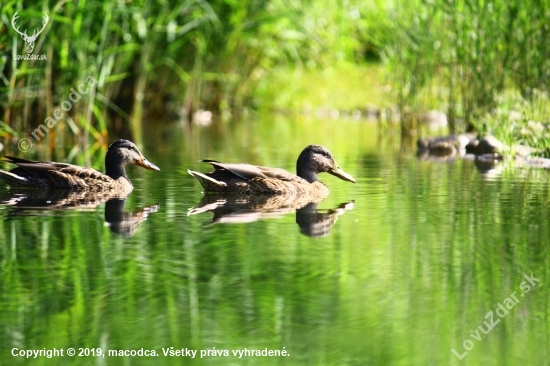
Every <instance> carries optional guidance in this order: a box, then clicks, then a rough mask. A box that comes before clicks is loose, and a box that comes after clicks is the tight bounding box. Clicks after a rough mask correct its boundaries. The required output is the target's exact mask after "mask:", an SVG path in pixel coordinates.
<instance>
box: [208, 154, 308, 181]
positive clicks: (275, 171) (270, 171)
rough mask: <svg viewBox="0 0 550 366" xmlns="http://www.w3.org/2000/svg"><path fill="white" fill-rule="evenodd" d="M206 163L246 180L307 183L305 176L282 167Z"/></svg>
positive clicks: (212, 161) (217, 162)
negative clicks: (299, 175)
mask: <svg viewBox="0 0 550 366" xmlns="http://www.w3.org/2000/svg"><path fill="white" fill-rule="evenodd" d="M202 161H203V162H205V163H209V164H210V165H212V166H213V167H214V168H216V170H227V171H229V172H231V173H233V174H234V175H236V176H238V177H239V178H242V179H244V180H248V181H250V180H253V179H276V180H282V181H286V182H296V183H301V184H304V183H307V181H306V180H305V179H303V178H300V177H298V176H297V175H295V174H292V173H289V172H288V171H286V170H284V169H280V168H270V167H263V166H256V165H250V164H225V163H221V162H219V161H216V160H202Z"/></svg>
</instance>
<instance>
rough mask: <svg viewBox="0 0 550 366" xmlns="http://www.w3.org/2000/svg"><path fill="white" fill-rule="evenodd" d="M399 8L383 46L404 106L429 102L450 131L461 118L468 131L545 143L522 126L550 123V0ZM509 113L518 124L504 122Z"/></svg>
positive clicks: (474, 0) (455, 0)
mask: <svg viewBox="0 0 550 366" xmlns="http://www.w3.org/2000/svg"><path fill="white" fill-rule="evenodd" d="M400 5H401V6H400V7H399V8H398V10H396V12H395V18H394V19H395V28H394V33H393V34H394V35H395V37H393V38H391V39H390V40H389V41H390V42H388V43H386V44H384V46H383V49H384V50H386V55H387V60H388V63H389V66H390V69H391V70H392V75H393V77H394V83H395V85H396V86H397V87H396V90H397V91H398V93H397V102H398V105H399V107H400V108H401V110H402V111H404V110H405V109H406V107H412V110H418V109H420V110H422V109H423V108H425V107H426V104H427V103H426V102H425V101H426V100H428V101H430V102H429V103H431V104H432V105H430V106H429V107H433V104H434V101H436V103H437V106H436V107H438V108H440V109H443V110H445V111H446V112H447V114H448V116H449V120H450V130H451V132H454V131H455V130H458V128H457V127H458V126H457V125H458V122H459V120H462V121H463V122H464V127H465V128H467V129H470V130H478V131H482V132H490V133H493V134H496V135H497V137H499V138H501V139H503V140H505V141H506V142H510V143H512V142H517V141H518V140H529V139H530V140H531V142H535V144H536V147H539V148H544V146H541V145H540V143H541V142H542V141H533V138H531V137H529V136H524V135H523V133H522V131H524V132H525V131H526V128H527V129H529V124H532V118H536V121H537V122H547V121H548V117H547V116H548V114H547V113H546V112H547V111H548V109H549V105H548V100H547V99H548V98H547V95H546V93H547V80H548V77H549V76H550V47H548V44H547V41H546V40H547V39H548V36H549V34H550V28H549V27H548V25H547V19H548V15H549V12H550V2H548V1H542V2H541V1H532V0H528V1H522V2H518V1H498V0H497V1H491V2H487V1H484V0H452V1H440V0H434V1H411V2H402V3H401V4H400ZM511 96H512V97H511ZM511 112H513V113H512V114H513V115H519V118H515V119H514V123H515V125H516V126H518V127H516V126H512V122H511V121H510V120H509V119H508V116H509V115H510V113H511ZM503 116H505V118H503ZM411 117H414V114H409V115H407V113H404V114H403V121H402V122H403V127H404V128H405V129H410V128H413V125H412V123H413V118H411ZM544 129H545V130H548V126H547V125H546V124H545V125H544ZM510 132H513V133H510ZM538 137H542V136H541V135H539V136H538ZM539 140H540V139H539Z"/></svg>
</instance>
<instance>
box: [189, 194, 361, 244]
mask: <svg viewBox="0 0 550 366" xmlns="http://www.w3.org/2000/svg"><path fill="white" fill-rule="evenodd" d="M319 203H320V202H307V201H306V202H302V201H289V200H288V199H285V198H284V197H283V196H277V195H275V196H270V195H260V196H243V195H227V196H220V195H209V194H208V195H205V196H204V197H203V199H202V200H201V202H200V203H199V205H198V206H197V207H193V208H191V209H189V211H188V213H187V215H188V216H191V215H197V214H200V213H203V212H211V213H212V214H213V216H212V221H211V223H212V224H243V223H250V222H254V221H258V220H267V219H276V218H281V217H283V216H285V215H287V214H289V213H291V212H296V223H297V224H298V226H299V227H300V232H301V233H302V234H304V235H307V236H309V237H312V238H319V237H323V236H326V235H328V234H329V233H330V231H331V229H332V226H333V225H334V224H335V223H336V220H337V219H338V216H340V215H342V214H344V213H345V212H346V211H348V210H352V209H353V207H354V201H350V202H345V203H342V204H340V205H338V206H337V207H336V208H334V209H329V210H320V209H318V208H317V205H318V204H319Z"/></svg>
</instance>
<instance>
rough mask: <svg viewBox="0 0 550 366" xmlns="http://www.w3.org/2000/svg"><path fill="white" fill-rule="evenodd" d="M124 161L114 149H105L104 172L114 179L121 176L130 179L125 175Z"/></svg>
mask: <svg viewBox="0 0 550 366" xmlns="http://www.w3.org/2000/svg"><path fill="white" fill-rule="evenodd" d="M124 165H125V164H124V163H123V161H122V159H121V156H120V155H119V154H117V152H116V151H110V150H109V151H107V155H106V156H105V173H106V174H107V175H108V176H109V177H111V178H113V179H114V180H117V179H119V178H120V177H123V178H125V179H127V180H128V181H130V180H129V179H128V177H127V176H126V171H125V170H124Z"/></svg>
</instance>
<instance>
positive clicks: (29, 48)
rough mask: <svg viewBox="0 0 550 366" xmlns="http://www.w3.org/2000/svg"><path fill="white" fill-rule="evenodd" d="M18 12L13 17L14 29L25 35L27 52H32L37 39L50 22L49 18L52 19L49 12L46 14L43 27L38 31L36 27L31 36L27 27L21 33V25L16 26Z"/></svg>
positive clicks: (22, 35) (12, 24)
mask: <svg viewBox="0 0 550 366" xmlns="http://www.w3.org/2000/svg"><path fill="white" fill-rule="evenodd" d="M17 13H18V12H17V11H16V12H15V14H13V17H12V18H11V26H12V27H13V29H15V31H16V32H17V33H19V34H20V35H21V37H23V41H25V43H26V44H27V53H29V54H30V53H32V50H33V49H34V42H36V39H37V38H38V36H39V35H40V33H42V31H43V30H44V28H46V25H47V24H48V20H50V18H49V17H48V14H44V20H43V21H42V29H40V30H39V31H36V29H35V30H34V32H33V34H32V36H29V35H27V30H26V29H25V32H23V33H21V32H20V31H19V27H16V26H15V21H16V20H17V18H18V16H17Z"/></svg>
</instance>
